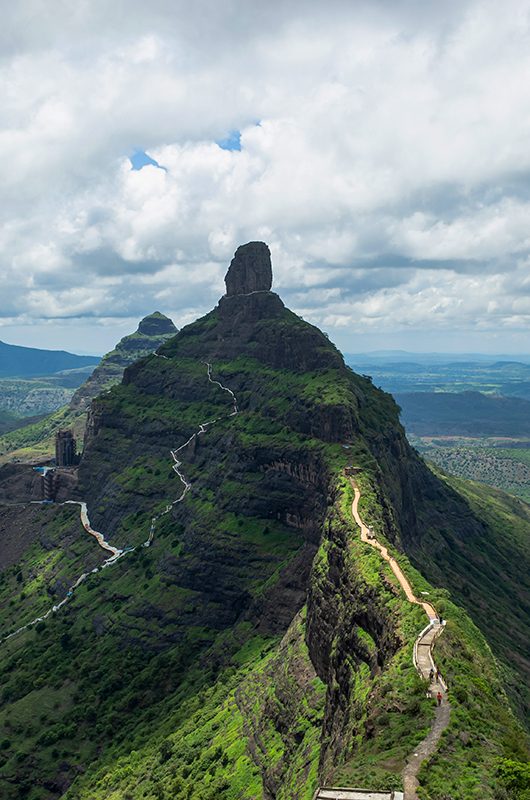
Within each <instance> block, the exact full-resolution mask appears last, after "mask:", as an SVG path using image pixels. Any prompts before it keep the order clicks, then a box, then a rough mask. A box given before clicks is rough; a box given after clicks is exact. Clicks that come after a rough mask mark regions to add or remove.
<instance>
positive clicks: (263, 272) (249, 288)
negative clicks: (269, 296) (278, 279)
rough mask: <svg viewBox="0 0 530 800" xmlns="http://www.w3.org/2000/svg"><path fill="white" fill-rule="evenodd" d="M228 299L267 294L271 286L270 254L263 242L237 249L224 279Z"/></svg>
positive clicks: (249, 243) (252, 243)
mask: <svg viewBox="0 0 530 800" xmlns="http://www.w3.org/2000/svg"><path fill="white" fill-rule="evenodd" d="M225 283H226V294H227V296H228V297H230V296H232V295H238V294H250V293H251V292H268V291H270V288H271V286H272V266H271V253H270V250H269V248H268V247H267V245H266V244H265V243H264V242H248V244H243V245H241V247H238V248H237V250H236V252H235V255H234V258H233V259H232V262H231V264H230V267H229V269H228V272H227V273H226V277H225Z"/></svg>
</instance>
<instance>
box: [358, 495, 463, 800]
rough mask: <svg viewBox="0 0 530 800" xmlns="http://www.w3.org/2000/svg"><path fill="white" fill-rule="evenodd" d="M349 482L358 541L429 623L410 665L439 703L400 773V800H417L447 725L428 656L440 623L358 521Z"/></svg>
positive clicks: (443, 689)
mask: <svg viewBox="0 0 530 800" xmlns="http://www.w3.org/2000/svg"><path fill="white" fill-rule="evenodd" d="M350 480H351V485H352V488H353V492H354V495H353V502H352V506H351V513H352V517H353V519H354V520H355V522H356V523H357V525H358V526H359V528H360V529H361V541H363V542H366V544H369V545H370V546H371V547H373V548H375V549H376V550H378V551H379V552H380V553H381V555H382V557H383V558H384V559H385V561H387V562H388V563H389V564H390V568H391V569H392V572H393V573H394V575H395V576H396V578H397V579H398V582H399V585H400V586H401V588H402V589H403V591H404V592H405V596H406V598H407V600H408V601H409V602H410V603H415V604H416V605H419V606H421V607H422V608H423V610H424V611H425V613H426V615H427V617H428V619H429V624H428V625H427V627H426V628H424V629H423V631H422V632H421V633H420V635H419V636H418V638H417V639H416V641H415V643H414V655H413V658H414V666H415V667H416V669H417V670H418V672H419V674H420V676H421V677H422V678H423V680H425V681H426V682H427V684H428V686H429V689H428V691H429V694H430V696H431V697H434V698H440V703H437V706H436V709H435V716H434V722H433V724H432V727H431V730H430V731H429V733H428V735H427V736H426V737H425V739H423V741H422V742H420V744H419V745H418V746H417V747H416V748H415V750H414V753H412V755H411V756H410V757H409V758H408V760H407V763H406V765H405V768H404V769H403V772H402V778H403V789H404V800H418V795H417V789H418V787H419V782H418V773H419V770H420V768H421V765H422V762H423V761H425V760H426V759H428V758H430V757H431V756H432V755H433V754H434V753H435V751H436V748H437V747H438V742H439V741H440V737H441V735H442V733H443V731H444V730H445V729H446V728H447V726H448V725H449V718H450V714H451V706H450V704H449V701H448V700H447V685H446V683H445V682H444V680H443V678H442V676H441V674H440V672H439V670H438V669H437V667H436V664H435V663H434V660H433V656H432V648H433V645H434V642H435V640H436V638H437V637H438V636H439V635H440V634H441V633H443V624H441V623H440V620H439V617H438V615H437V613H436V609H435V608H434V606H433V605H432V604H431V603H428V602H426V601H425V600H418V598H417V597H416V596H415V594H414V592H413V591H412V586H411V585H410V583H409V581H408V579H407V577H406V576H405V574H404V573H403V570H402V569H401V567H400V566H399V564H398V563H397V561H396V559H395V558H394V557H393V556H391V555H390V553H389V552H388V549H387V548H386V547H385V546H384V545H382V544H381V543H380V542H378V541H377V539H376V538H375V536H374V535H373V533H372V531H371V530H370V528H369V527H368V526H367V525H365V524H364V522H363V521H362V519H361V516H360V514H359V500H360V498H361V493H360V491H359V488H358V487H357V485H356V484H355V482H354V481H353V479H350Z"/></svg>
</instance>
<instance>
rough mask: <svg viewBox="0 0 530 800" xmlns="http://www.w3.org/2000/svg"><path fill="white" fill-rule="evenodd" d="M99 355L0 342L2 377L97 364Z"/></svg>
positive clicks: (50, 372) (20, 376)
mask: <svg viewBox="0 0 530 800" xmlns="http://www.w3.org/2000/svg"><path fill="white" fill-rule="evenodd" d="M98 362H99V357H98V356H77V355H75V354H74V353H67V352H66V350H38V349H37V348H35V347H20V346H19V345H16V344H6V342H0V378H35V377H38V376H41V375H51V374H53V373H54V372H60V371H61V370H65V369H78V368H79V367H85V366H87V365H89V364H92V365H94V366H95V365H96V364H97V363H98Z"/></svg>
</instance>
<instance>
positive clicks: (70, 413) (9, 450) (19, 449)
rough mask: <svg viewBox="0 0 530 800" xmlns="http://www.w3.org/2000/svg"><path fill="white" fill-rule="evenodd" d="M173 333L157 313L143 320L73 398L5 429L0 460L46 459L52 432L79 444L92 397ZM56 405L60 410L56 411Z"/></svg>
mask: <svg viewBox="0 0 530 800" xmlns="http://www.w3.org/2000/svg"><path fill="white" fill-rule="evenodd" d="M176 333H177V328H176V327H175V325H174V324H173V322H172V321H171V320H170V319H169V317H166V316H164V314H161V313H160V312H159V311H155V312H154V313H153V314H149V315H148V316H147V317H144V319H143V320H142V321H141V322H140V324H139V325H138V328H137V330H136V331H135V332H134V333H131V334H129V335H128V336H124V337H123V339H121V340H120V341H119V342H118V344H117V345H116V347H115V348H114V350H111V351H110V353H107V355H105V356H104V357H103V358H102V359H101V362H100V363H99V364H98V366H97V367H96V369H95V370H94V371H93V372H92V373H91V374H90V375H89V376H88V378H87V379H86V380H85V381H84V383H83V384H82V385H81V386H79V388H78V389H77V391H76V392H75V393H74V394H73V396H72V395H71V393H68V394H67V399H65V400H64V401H63V403H57V404H56V405H55V407H54V411H53V413H49V414H48V415H47V416H46V417H44V418H41V419H39V420H38V421H37V422H35V421H34V420H32V421H31V424H26V425H24V427H20V426H18V425H17V426H16V428H17V429H16V430H13V427H15V426H11V428H6V431H8V430H11V432H10V433H7V432H6V435H5V436H0V457H2V456H3V457H4V459H3V460H6V458H7V459H11V458H16V459H19V458H20V459H22V460H34V459H45V458H49V457H50V456H51V455H52V454H53V449H54V437H55V432H56V431H57V430H58V429H59V428H72V429H73V431H74V434H75V436H76V437H77V439H78V441H79V442H81V441H82V440H83V436H84V432H85V424H86V415H87V412H88V409H89V407H90V403H91V402H92V400H93V399H94V397H97V395H98V394H100V393H101V392H105V391H107V390H108V389H110V388H111V387H112V386H115V385H116V384H117V383H119V382H120V381H121V379H122V376H123V371H124V369H125V368H126V367H128V366H129V365H130V364H133V363H134V362H135V361H138V359H140V358H144V357H145V356H147V355H149V354H150V353H152V352H153V351H154V350H156V349H157V348H158V347H160V345H161V344H164V342H167V340H168V339H171V338H172V336H174V335H175V334H176ZM69 376H72V378H73V377H74V376H75V373H69V372H66V373H65V374H63V375H62V376H61V381H64V380H65V379H68V377H69ZM76 385H79V383H77V384H76ZM63 391H66V390H65V389H63ZM66 403H68V405H66ZM59 405H61V406H62V407H61V408H59ZM28 413H29V412H28ZM33 413H36V412H35V411H33ZM28 423H29V420H28ZM0 433H2V431H1V429H0Z"/></svg>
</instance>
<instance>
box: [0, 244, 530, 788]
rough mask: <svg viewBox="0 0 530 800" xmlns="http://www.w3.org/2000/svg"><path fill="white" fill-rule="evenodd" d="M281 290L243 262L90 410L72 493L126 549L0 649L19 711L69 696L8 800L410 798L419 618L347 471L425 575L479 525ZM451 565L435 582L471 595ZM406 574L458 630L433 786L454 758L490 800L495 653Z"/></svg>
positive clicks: (498, 717) (511, 750)
mask: <svg viewBox="0 0 530 800" xmlns="http://www.w3.org/2000/svg"><path fill="white" fill-rule="evenodd" d="M270 287H271V273H270V254H269V252H268V248H267V247H266V246H265V245H264V244H262V243H256V242H253V243H250V244H249V245H246V246H243V247H241V248H239V249H238V251H237V253H236V256H235V258H234V261H233V262H232V264H231V266H230V270H229V273H228V276H227V294H226V295H225V296H224V297H223V298H221V300H220V302H219V304H218V305H217V307H216V308H215V309H214V310H213V311H211V312H210V313H209V314H207V315H206V316H204V317H202V318H201V319H199V320H197V322H195V323H193V324H192V325H189V326H187V327H185V328H184V329H182V330H181V331H180V332H179V333H178V335H176V336H174V337H173V338H171V339H170V340H169V341H167V342H166V343H164V344H162V345H161V346H160V347H159V348H158V355H153V354H152V355H149V356H147V357H146V358H143V359H141V360H140V361H137V362H136V363H135V364H133V365H132V366H129V367H128V368H127V369H126V370H125V373H124V377H123V381H122V383H121V384H120V385H119V386H115V387H114V388H112V389H111V390H110V392H108V393H105V394H103V395H101V396H99V397H98V398H97V399H95V400H94V401H93V402H92V405H91V409H90V414H89V419H88V428H87V437H86V446H85V452H84V456H83V459H82V462H81V465H80V468H79V492H80V496H82V497H83V498H84V499H85V500H86V501H87V503H88V507H89V509H90V516H91V522H92V525H93V526H94V527H95V528H96V529H98V530H100V531H104V532H105V535H106V537H107V539H109V540H111V541H112V542H113V544H114V545H115V546H118V547H121V548H126V549H130V548H136V549H135V550H131V551H130V552H129V553H128V554H127V555H126V556H124V557H123V558H122V559H121V560H120V561H118V562H117V563H116V564H115V565H114V566H111V567H109V568H108V569H106V570H104V572H103V573H100V574H98V575H93V576H91V577H90V578H89V580H88V581H86V582H85V583H84V584H83V586H82V587H81V590H80V591H79V592H76V593H75V595H74V597H73V599H72V600H71V602H70V603H68V604H67V605H66V606H65V607H64V612H63V611H62V612H61V615H57V616H56V617H52V618H51V619H50V621H49V622H48V621H47V623H46V626H45V629H44V630H42V631H41V632H40V633H39V634H37V633H35V634H33V635H32V634H28V635H27V638H26V639H22V640H19V641H18V643H17V642H16V640H12V641H13V642H14V643H13V644H10V646H9V649H8V650H7V651H4V654H5V658H4V660H3V661H1V660H0V679H3V680H5V681H6V689H5V703H4V704H7V706H8V707H9V706H12V705H13V704H16V703H19V702H20V701H21V700H23V699H24V698H25V697H26V696H27V693H28V691H29V690H28V686H31V685H32V681H35V680H37V676H38V686H40V687H44V688H45V689H46V691H47V687H53V686H62V687H63V691H64V692H66V694H67V696H68V698H75V700H72V699H70V700H69V702H68V703H65V704H63V706H61V707H60V712H59V713H58V719H55V718H54V720H53V725H52V729H53V735H52V736H51V738H50V737H49V736H48V731H47V729H46V730H43V726H44V727H45V723H44V722H42V721H41V722H38V721H37V722H32V726H33V727H32V729H31V733H28V737H29V738H28V748H29V750H31V748H32V744H33V745H35V746H34V747H33V750H32V754H31V756H30V753H29V751H28V753H27V757H24V758H21V759H19V760H18V761H17V760H16V758H15V755H13V756H12V755H11V751H10V750H9V748H7V751H6V754H5V756H4V757H3V758H4V761H2V760H1V758H0V787H1V788H2V790H3V791H4V793H5V796H6V797H7V798H15V797H18V795H17V794H16V793H15V792H14V790H13V786H12V776H13V775H15V776H16V780H17V782H18V784H19V785H26V784H27V785H29V782H30V781H32V782H33V783H32V786H33V787H34V789H33V790H32V791H33V792H34V795H33V796H34V797H35V798H44V797H46V798H47V799H48V798H49V797H60V796H62V795H63V794H64V793H65V790H66V788H67V786H68V785H69V784H70V783H71V782H72V781H74V782H73V785H72V786H71V788H70V789H69V790H68V791H67V792H66V795H65V796H66V797H69V798H75V800H80V799H82V800H85V798H91V800H99V798H106V797H116V798H125V797H146V798H147V797H149V798H151V797H153V798H154V797H156V798H168V799H169V798H172V799H173V798H196V799H197V800H199V798H209V799H210V798H211V800H213V798H221V797H223V798H227V800H255V799H256V798H265V799H266V800H273V799H276V800H296V799H298V800H310V798H311V797H312V794H313V791H314V789H315V786H316V785H317V784H318V782H319V781H324V780H330V779H332V778H336V779H337V780H338V779H339V778H340V777H341V776H342V779H343V780H348V781H350V785H358V784H359V782H363V781H367V780H369V781H370V785H371V787H372V788H377V786H387V787H388V786H394V787H396V788H397V787H398V786H399V785H400V783H399V781H400V777H399V774H400V769H401V767H402V766H403V762H404V759H405V758H406V756H407V754H408V753H410V752H411V751H412V749H413V747H415V746H416V744H417V742H418V741H419V739H420V738H421V736H422V730H423V729H424V728H425V727H426V726H427V725H428V723H429V719H430V715H431V713H432V709H431V707H430V704H429V702H428V701H427V699H426V698H425V690H424V686H423V684H422V683H421V681H420V679H419V678H418V677H417V675H416V672H415V670H414V667H413V665H412V659H411V655H412V642H413V640H414V637H415V636H416V635H417V633H418V632H419V630H421V628H422V627H423V625H424V622H423V619H422V615H421V611H420V610H419V609H418V608H417V607H413V606H411V605H410V604H409V603H406V602H405V601H404V600H403V597H402V593H401V592H400V590H399V587H398V586H396V583H395V581H394V580H393V578H392V573H390V572H389V570H388V569H386V568H385V567H384V565H383V564H382V563H381V560H380V559H379V558H378V556H377V554H376V553H367V552H366V548H363V546H362V545H361V543H360V542H359V537H358V532H357V531H356V530H355V526H352V523H351V517H350V516H349V506H348V503H349V502H351V497H350V495H349V494H348V493H349V491H350V490H351V487H349V484H348V483H347V482H346V481H345V480H344V470H345V468H346V467H348V468H350V469H352V468H355V469H356V470H357V474H358V481H359V483H360V484H361V485H362V487H363V502H364V508H363V514H364V515H365V516H366V518H367V519H369V520H370V522H371V524H373V525H374V526H375V528H376V529H377V532H378V535H380V536H381V537H383V538H385V537H386V539H387V541H388V542H389V543H391V544H393V545H394V546H395V547H397V548H398V549H399V550H401V551H402V552H403V553H404V552H410V554H411V555H412V556H413V557H414V559H415V561H416V563H420V562H421V560H422V558H424V555H425V554H427V555H429V557H430V556H431V555H432V554H433V553H434V555H435V558H434V561H433V560H432V559H431V560H429V561H427V559H425V563H426V566H428V567H429V568H431V567H432V565H433V564H434V565H435V566H436V568H438V569H439V570H440V572H442V571H443V564H444V559H445V563H446V564H447V563H448V562H449V561H450V559H449V556H447V551H448V550H449V551H451V546H452V543H453V542H455V543H456V544H457V546H458V547H461V549H462V553H463V554H464V555H465V557H471V553H470V550H469V542H470V541H472V542H473V541H474V536H475V532H479V531H482V535H483V537H487V535H488V530H489V529H488V526H487V523H486V522H484V521H483V520H481V519H480V518H479V517H478V516H477V515H476V513H474V512H472V511H470V508H469V505H468V501H467V500H466V499H465V498H463V497H462V496H461V495H459V494H458V493H457V492H455V490H454V489H452V488H451V487H449V486H448V485H446V484H445V483H444V482H443V481H441V480H440V479H439V478H438V477H436V476H434V475H433V474H432V473H431V472H430V471H429V470H428V469H427V467H426V466H425V464H424V463H423V462H422V461H421V460H420V459H419V457H418V456H417V455H416V453H415V452H414V451H413V450H411V448H410V447H409V445H408V444H407V441H406V438H405V436H404V433H403V430H402V428H401V426H400V424H399V421H398V409H397V407H396V406H395V404H394V402H393V400H392V398H391V397H390V396H389V395H386V394H384V393H383V392H381V391H379V390H377V389H375V388H374V387H373V385H372V384H371V382H370V381H369V379H366V378H363V377H360V376H358V375H355V374H354V373H353V372H352V371H351V370H350V369H349V368H347V367H346V366H345V365H344V362H343V359H342V356H341V355H340V353H339V352H338V351H337V349H336V348H335V347H334V346H333V345H332V344H331V343H330V342H329V340H328V339H327V337H326V336H325V335H324V334H322V333H321V332H320V331H319V330H318V329H316V328H315V327H313V326H311V325H309V324H308V323H307V322H305V321H304V320H302V319H301V318H300V317H298V316H297V315H296V314H293V313H292V312H291V311H289V310H288V309H286V308H285V306H284V304H283V302H282V301H281V299H280V298H279V297H278V295H277V294H275V293H274V292H272V291H270ZM208 365H209V366H208ZM227 389H229V390H230V391H227ZM231 393H233V395H232V394H231ZM234 402H235V403H236V404H237V413H234V411H235V407H234ZM180 476H182V477H180ZM462 520H465V522H466V524H465V525H464V526H462ZM468 523H469V524H468ZM150 531H151V532H152V533H153V538H152V542H151V544H150V546H149V547H143V546H141V545H142V544H143V543H145V542H146V541H149V539H148V537H149V534H150ZM469 531H471V532H472V533H471V534H469ZM400 558H402V559H403V563H404V564H405V563H406V565H407V569H411V570H412V568H411V567H410V565H408V562H406V556H405V555H404V554H403V555H402V556H400ZM453 563H454V565H455V572H456V575H455V576H453V577H451V578H450V579H449V578H447V581H446V580H445V578H444V577H443V576H442V575H440V579H439V581H438V583H439V584H440V585H444V584H445V583H450V582H451V581H453V582H454V583H455V585H456V584H457V583H458V581H460V580H462V579H463V578H462V575H461V561H460V560H458V559H457V560H455V559H453ZM476 563H477V566H476V569H477V570H478V571H479V572H480V570H483V571H484V569H485V567H484V564H481V563H480V559H476ZM488 568H489V569H493V570H494V567H488ZM459 570H460V571H459ZM412 572H413V571H412ZM445 577H447V576H445ZM13 580H15V576H13ZM414 580H415V581H418V582H419V583H418V586H419V588H418V591H420V590H423V591H426V592H430V593H431V594H432V595H433V597H435V598H436V602H437V603H439V604H440V608H441V609H443V611H444V612H445V614H446V615H447V616H448V617H449V616H451V621H452V625H453V627H452V628H451V630H450V631H449V632H448V636H447V641H448V645H447V653H446V655H447V659H448V663H451V664H453V665H454V664H459V665H462V666H461V669H460V672H461V673H462V675H464V676H465V681H464V682H463V683H462V685H461V687H460V688H459V691H460V690H461V691H460V694H459V695H458V696H455V698H454V701H453V702H454V704H455V708H456V709H457V713H456V714H455V715H454V720H455V721H454V727H453V728H452V729H451V733H450V736H448V737H447V741H446V742H445V744H444V749H443V750H442V751H441V753H440V756H439V759H438V764H439V769H440V770H441V771H442V772H443V771H444V770H445V771H446V772H450V769H451V765H454V764H458V765H459V769H461V771H462V781H461V783H462V787H463V786H464V783H465V782H466V781H467V776H468V774H470V771H471V767H469V763H470V762H469V759H470V756H471V755H472V759H471V761H472V763H473V764H474V766H473V769H474V771H475V773H476V774H479V776H480V786H481V792H482V794H481V797H483V798H485V799H486V798H489V799H491V798H495V797H498V796H500V795H496V794H495V792H496V791H497V788H498V779H497V777H496V772H495V770H496V769H497V766H496V764H497V760H498V759H499V758H503V757H508V756H509V757H513V756H514V755H517V754H518V751H517V745H516V744H514V742H515V740H517V737H520V732H519V728H518V727H517V723H516V722H515V719H514V717H513V716H512V715H511V712H510V711H509V709H508V708H507V701H506V697H505V694H504V689H503V686H502V682H501V679H500V677H499V674H498V672H497V668H496V665H495V662H494V659H493V658H492V656H491V651H489V649H488V647H487V645H486V643H485V641H484V639H483V637H482V636H481V634H480V633H479V632H478V631H477V630H476V629H475V628H474V627H473V626H472V624H471V622H470V621H469V619H468V617H467V616H466V615H465V614H462V612H461V611H460V610H459V609H457V608H456V607H454V606H453V605H452V604H451V603H450V600H449V599H448V597H447V592H445V593H443V592H442V593H441V594H436V590H435V589H433V587H431V586H430V585H429V584H427V583H426V581H425V580H424V579H423V578H422V577H421V576H420V575H418V574H415V577H414ZM499 580H502V575H500V576H499ZM444 603H445V605H444ZM470 605H471V603H470ZM66 634H67V636H66ZM65 636H66V638H65ZM32 637H33V638H32ZM0 652H1V651H0ZM471 652H472V654H473V655H472V657H471V658H470V659H468V655H469V653H471ZM14 660H16V662H17V664H18V667H17V670H18V671H19V672H20V671H21V670H22V671H23V675H24V681H25V683H24V681H22V682H21V681H20V680H18V682H15V681H14V680H13V679H12V665H13V663H14ZM22 665H23V666H22ZM458 680H459V679H458V678H455V686H459V684H458ZM462 680H463V679H462ZM484 680H487V682H488V683H487V697H486V694H485V692H486V690H485V689H484V687H483V685H482V684H480V681H484ZM466 681H467V682H466ZM474 682H476V683H474ZM479 684H480V685H481V687H482V688H481V691H480V692H479V693H476V692H475V693H474V692H473V691H472V690H471V688H470V687H472V686H479ZM476 694H478V696H475V695H476ZM13 707H14V706H13ZM492 709H494V713H493V714H492ZM54 713H55V712H54ZM478 725H480V737H482V739H480V738H479V735H478V733H477V730H478V728H477V726H478ZM61 726H62V727H61ZM94 727H95V730H96V734H97V737H96V738H95V737H94ZM6 736H7V734H6ZM54 737H56V738H54ZM68 737H70V738H68ZM484 739H485V740H487V742H488V744H487V747H484V746H483V742H484ZM57 742H60V747H61V748H62V750H61V751H60V752H61V753H62V756H61V758H62V761H61V769H60V771H59V772H58V771H57V769H56V770H55V772H54V770H53V766H50V763H49V761H50V759H49V753H48V757H46V752H47V751H46V747H48V746H50V747H53V746H54V745H55V746H56V749H57V748H58V747H59V745H56V743H57ZM470 742H471V744H470ZM466 743H467V744H466ZM466 748H468V749H467V750H466ZM57 751H58V752H59V750H57ZM43 753H44V755H43ZM519 755H520V753H519ZM496 759H497V760H496ZM438 774H439V773H437V772H436V769H433V772H432V775H433V776H434V777H433V778H432V779H431V778H427V779H426V781H425V786H427V787H428V790H429V792H430V794H429V797H431V798H432V800H442V797H455V798H456V797H457V796H458V797H459V800H464V798H465V800H467V798H471V797H474V796H476V793H475V795H473V794H472V793H469V792H468V791H467V787H466V788H465V790H464V788H462V791H461V793H460V794H459V795H456V794H454V795H452V794H447V793H446V794H445V795H444V794H441V793H440V791H439V790H438V788H437V784H436V781H437V780H438ZM35 776H37V778H35ZM24 781H26V784H24ZM429 781H431V782H430V783H429ZM457 786H459V784H458V783H457ZM35 787H36V788H35ZM451 791H452V790H451ZM470 791H471V790H470ZM473 791H474V790H473ZM46 792H48V794H46Z"/></svg>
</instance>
